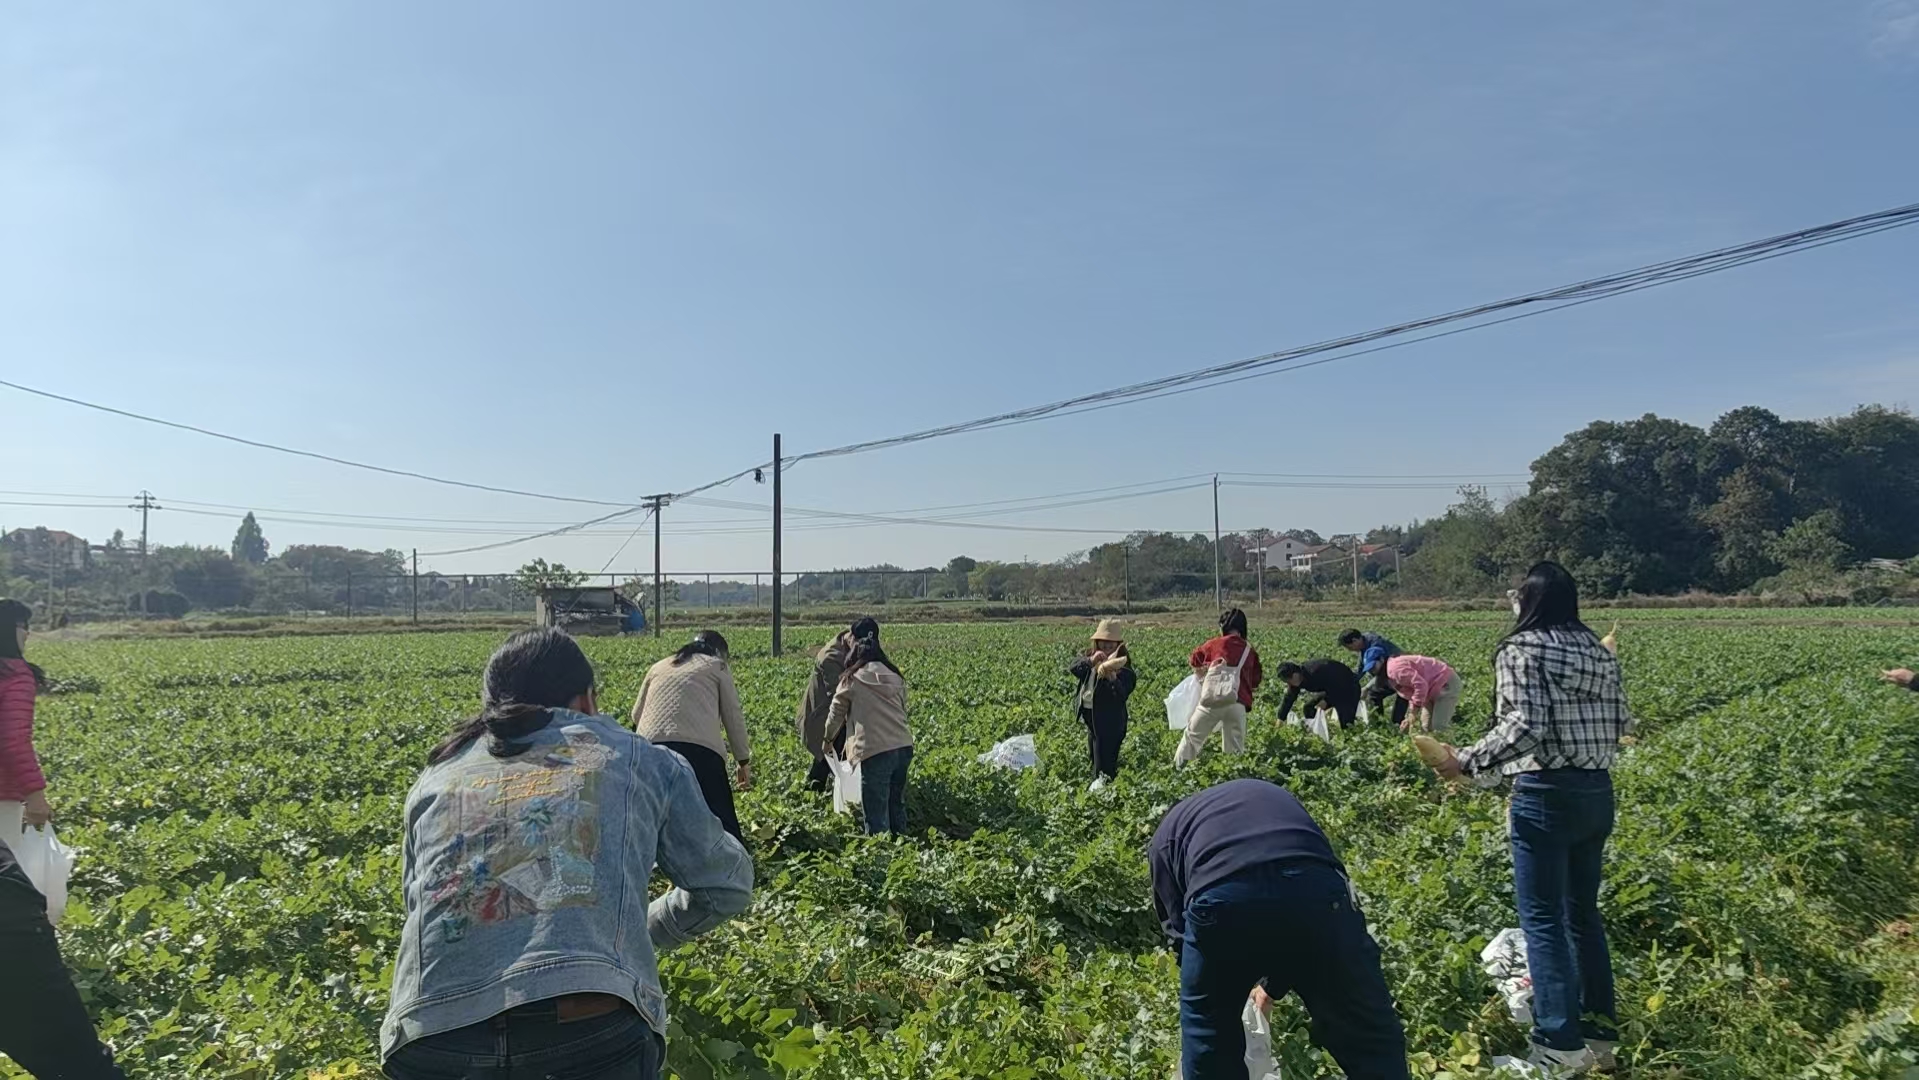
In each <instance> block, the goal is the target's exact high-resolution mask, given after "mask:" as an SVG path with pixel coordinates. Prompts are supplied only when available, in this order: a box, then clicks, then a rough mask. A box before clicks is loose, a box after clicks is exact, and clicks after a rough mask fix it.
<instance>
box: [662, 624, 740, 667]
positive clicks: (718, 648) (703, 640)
mask: <svg viewBox="0 0 1919 1080" xmlns="http://www.w3.org/2000/svg"><path fill="white" fill-rule="evenodd" d="M731 653H732V650H731V649H729V648H727V645H726V637H725V635H723V634H721V633H720V632H719V631H718V630H702V631H700V632H699V633H697V634H694V635H693V640H692V641H689V642H687V643H686V644H684V645H682V646H680V649H679V651H678V652H676V653H674V654H673V666H674V667H679V666H680V665H681V664H684V663H686V662H687V661H688V660H691V659H693V658H694V657H696V656H713V657H718V658H719V659H721V660H724V659H726V658H727V657H728V656H729V655H731Z"/></svg>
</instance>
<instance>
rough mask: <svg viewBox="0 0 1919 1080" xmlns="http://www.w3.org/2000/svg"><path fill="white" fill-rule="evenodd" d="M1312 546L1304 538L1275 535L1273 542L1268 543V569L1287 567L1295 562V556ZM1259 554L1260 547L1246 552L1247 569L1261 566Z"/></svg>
mask: <svg viewBox="0 0 1919 1080" xmlns="http://www.w3.org/2000/svg"><path fill="white" fill-rule="evenodd" d="M1311 546H1312V545H1311V544H1308V543H1307V542H1305V541H1304V540H1295V539H1293V538H1292V537H1290V536H1280V537H1275V538H1274V539H1273V542H1272V543H1270V544H1267V545H1266V569H1268V570H1284V569H1286V568H1287V567H1289V566H1291V565H1292V564H1293V562H1292V560H1293V556H1295V555H1297V554H1299V553H1300V552H1302V551H1305V550H1306V549H1307V548H1309V547H1311ZM1259 555H1260V553H1259V550H1258V549H1254V550H1252V551H1249V552H1247V553H1246V564H1247V569H1249V570H1250V569H1254V568H1256V567H1258V566H1259V563H1260V558H1259Z"/></svg>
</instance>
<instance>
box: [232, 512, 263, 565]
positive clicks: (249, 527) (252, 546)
mask: <svg viewBox="0 0 1919 1080" xmlns="http://www.w3.org/2000/svg"><path fill="white" fill-rule="evenodd" d="M233 560H234V561H235V562H243V563H247V564H248V565H251V566H259V565H261V564H262V563H264V562H266V561H267V538H266V534H264V533H262V532H261V531H260V523H259V522H258V521H255V520H254V518H253V511H251V510H249V511H247V516H246V517H243V518H241V519H240V531H238V532H236V533H234V534H233Z"/></svg>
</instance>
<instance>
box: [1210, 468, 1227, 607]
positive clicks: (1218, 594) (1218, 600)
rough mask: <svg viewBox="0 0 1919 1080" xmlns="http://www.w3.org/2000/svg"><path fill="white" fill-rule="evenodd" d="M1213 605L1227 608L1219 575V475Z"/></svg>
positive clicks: (1215, 481)
mask: <svg viewBox="0 0 1919 1080" xmlns="http://www.w3.org/2000/svg"><path fill="white" fill-rule="evenodd" d="M1213 607H1214V608H1215V609H1217V610H1219V611H1225V610H1226V587H1225V585H1224V584H1222V583H1221V581H1220V577H1219V477H1218V476H1217V475H1215V476H1214V477H1213Z"/></svg>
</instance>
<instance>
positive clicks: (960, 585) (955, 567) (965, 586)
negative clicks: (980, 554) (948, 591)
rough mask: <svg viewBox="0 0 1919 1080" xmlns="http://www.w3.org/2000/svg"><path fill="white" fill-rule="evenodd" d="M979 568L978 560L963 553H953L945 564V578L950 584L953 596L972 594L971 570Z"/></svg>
mask: <svg viewBox="0 0 1919 1080" xmlns="http://www.w3.org/2000/svg"><path fill="white" fill-rule="evenodd" d="M977 569H979V562H978V561H977V560H975V559H969V558H967V557H966V556H964V555H955V556H953V558H952V559H951V560H950V561H948V562H947V564H946V578H947V581H948V582H949V583H950V584H951V586H952V589H953V595H954V596H970V595H972V591H973V590H972V579H971V576H970V575H971V574H972V573H973V571H975V570H977Z"/></svg>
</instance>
